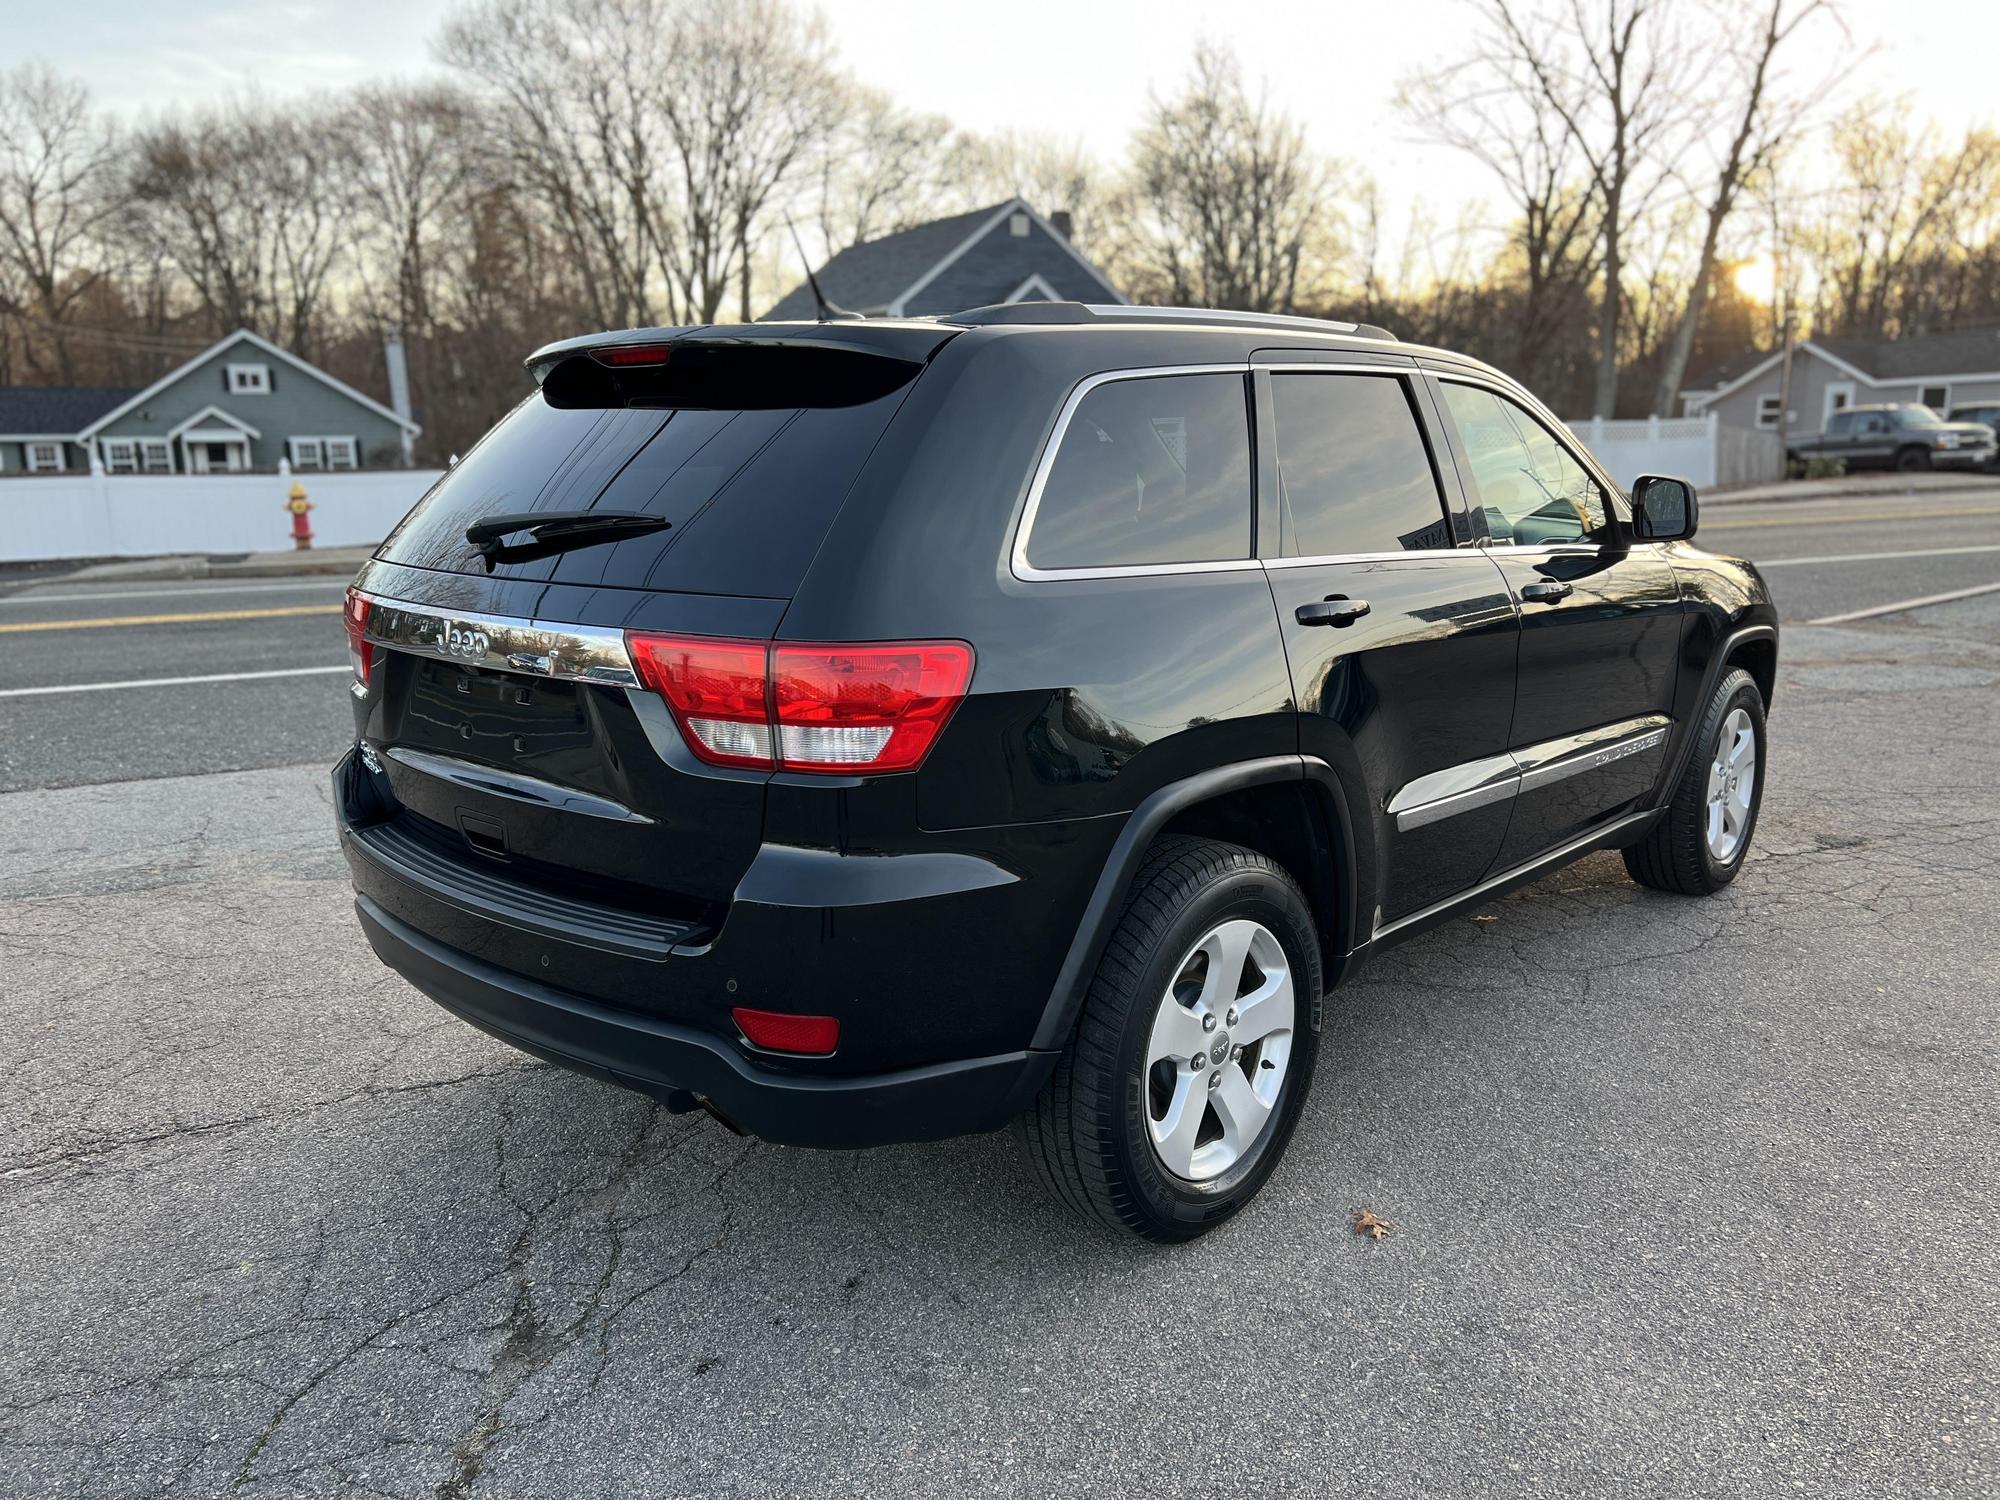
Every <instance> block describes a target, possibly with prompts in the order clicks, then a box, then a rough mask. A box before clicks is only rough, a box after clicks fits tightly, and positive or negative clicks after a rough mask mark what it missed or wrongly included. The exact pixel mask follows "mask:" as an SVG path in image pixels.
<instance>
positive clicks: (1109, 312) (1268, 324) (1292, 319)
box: [938, 302, 1396, 343]
mask: <svg viewBox="0 0 2000 1500" xmlns="http://www.w3.org/2000/svg"><path fill="white" fill-rule="evenodd" d="M938 321H939V322H942V323H964V324H969V325H984V324H993V323H1071V324H1074V323H1127V322H1131V323H1143V322H1169V323H1233V324H1247V325H1249V326H1251V327H1256V328H1298V329H1305V330H1309V331H1311V332H1314V333H1339V334H1345V335H1347V336H1348V337H1349V338H1360V339H1383V340H1386V341H1388V342H1390V343H1394V342H1396V335H1395V334H1393V333H1391V332H1390V331H1389V330H1388V329H1386V328H1378V327H1376V326H1375V325H1374V324H1372V323H1343V322H1338V321H1336V320H1334V319H1332V318H1302V317H1297V316H1295V315H1293V314H1291V313H1260V312H1237V311H1233V310H1231V309H1228V308H1215V307H1131V306H1127V305H1124V304H1120V303H1098V302H1089V303H1086V302H1009V303H1001V304H997V305H995V306H992V307H974V308H968V309H967V310H966V311H964V312H957V313H946V314H944V315H943V316H942V317H940V318H939V320H938Z"/></svg>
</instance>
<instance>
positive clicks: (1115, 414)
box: [1022, 373, 1252, 572]
mask: <svg viewBox="0 0 2000 1500" xmlns="http://www.w3.org/2000/svg"><path fill="white" fill-rule="evenodd" d="M1251 513H1252V501H1251V470H1250V421H1249V405H1248V398H1247V393H1246V389H1245V377H1244V376H1242V375H1240V374H1235V373H1219V374H1199V375H1155V376H1145V377H1141V378H1137V379H1131V380H1110V381H1106V382H1104V383H1103V384H1101V385H1097V386H1094V387H1092V388H1091V389H1090V390H1089V391H1087V392H1086V393H1085V394H1084V396H1083V399H1082V400H1081V401H1079V402H1078V403H1077V405H1076V407H1075V409H1074V411H1073V412H1072V413H1071V415H1070V419H1069V423H1068V425H1067V426H1066V427H1065V428H1064V429H1063V432H1062V434H1061V438H1060V441H1059V443H1058V446H1057V448H1056V452H1055V457H1054V460H1053V461H1052V462H1051V463H1050V465H1049V467H1048V470H1047V471H1046V473H1045V474H1044V476H1043V478H1042V483H1041V487H1040V491H1039V494H1038V496H1037V498H1036V501H1035V506H1034V512H1033V514H1032V515H1031V516H1030V518H1029V520H1028V530H1027V536H1026V537H1025V539H1024V545H1023V552H1022V555H1023V560H1024V561H1025V562H1026V563H1027V565H1028V566H1029V567H1030V568H1031V569H1034V570H1035V571H1038V572H1049V571H1059V570H1065V569H1072V568H1089V569H1099V568H1127V567H1133V568H1145V567H1160V566H1165V565H1171V564H1176V563H1217V562H1235V561H1242V560H1246V559H1248V558H1249V556H1250V520H1251Z"/></svg>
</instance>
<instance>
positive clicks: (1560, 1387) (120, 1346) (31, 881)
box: [0, 487, 2000, 1500]
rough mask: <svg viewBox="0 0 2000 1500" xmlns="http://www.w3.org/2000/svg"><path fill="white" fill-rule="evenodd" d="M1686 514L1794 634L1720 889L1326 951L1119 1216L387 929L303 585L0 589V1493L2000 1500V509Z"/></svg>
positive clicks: (1453, 926)
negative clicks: (1751, 570) (1742, 830)
mask: <svg viewBox="0 0 2000 1500" xmlns="http://www.w3.org/2000/svg"><path fill="white" fill-rule="evenodd" d="M1702 539H1703V541H1704V543H1706V544H1707V545H1709V546H1711V547H1714V548H1716V549H1718V550H1728V551H1738V552H1741V553H1744V554H1746V555H1748V556H1751V557H1753V558H1755V559H1757V560H1758V561H1759V562H1761V563H1763V564H1764V565H1766V567H1767V568H1768V569H1769V573H1768V576H1769V577H1770V580H1771V583H1772V587H1773V590H1774V592H1775V594H1776V596H1777V598H1778V601H1779V604H1780V607H1781V611H1782V613H1783V615H1784V617H1785V619H1786V621H1787V632H1786V638H1785V642H1784V664H1783V667H1782V670H1781V675H1780V683H1779V689H1778V694H1777V699H1776V705H1775V711H1774V714H1773V717H1772V721H1771V722H1772V759H1771V765H1770V781H1769V792H1768V796H1767V799H1766V802H1765V805H1764V810H1763V816H1762V819H1761V821H1760V824H1759V828H1758V834H1757V843H1756V846H1755V848H1754V849H1753V852H1752V857H1751V863H1750V865H1749V866H1748V868H1746V870H1745V872H1744V874H1743V876H1742V877H1741V879H1740V880H1739V881H1738V882H1737V883H1736V884H1735V885H1734V886H1732V887H1730V888H1729V889H1728V890H1727V891H1725V892H1724V893H1722V894H1721V895H1719V896H1717V897H1714V898H1712V899H1710V900H1707V901H1688V900H1684V899H1678V898H1673V897H1668V896H1664V895H1660V894H1657V893H1651V892H1644V891H1641V890H1639V889H1638V888H1637V887H1635V886H1633V885H1632V884H1631V883H1630V882H1629V881H1627V880H1626V879H1625V876H1624V872H1623V869H1622V866H1621V865H1620V864H1619V863H1618V861H1617V859H1616V857H1615V856H1596V857H1593V858H1591V859H1589V860H1587V861H1585V862H1583V863H1582V864H1579V865H1577V866H1574V867H1572V868H1571V869H1569V870H1566V871H1564V872H1562V873H1560V874H1558V875H1556V876H1553V877H1551V878H1550V879H1548V880H1545V881H1543V882H1541V883H1540V884H1538V885H1536V886H1534V887H1531V888H1530V889H1528V890H1525V891H1522V892H1520V893H1518V894H1516V895H1514V896H1511V897H1509V898H1507V899H1505V900H1502V901H1499V902H1495V903H1492V904H1490V905H1488V906H1487V907H1485V908H1484V909H1482V910H1481V911H1478V912H1476V913H1471V914H1468V915H1467V916H1465V917H1464V918H1462V919H1460V920H1457V921H1454V922H1452V923H1450V924H1447V925H1446V926H1444V927H1442V928H1440V929H1439V930H1437V931H1435V932H1433V933H1431V934H1428V935H1426V936H1425V937H1423V938H1421V939H1418V940H1417V941H1415V942H1413V943H1411V944H1408V945H1406V946H1404V947H1403V948H1400V949H1398V950H1396V951H1395V952H1394V953H1393V954H1391V955H1389V956H1388V957H1387V958H1385V959H1384V960H1383V961H1381V962H1380V963H1377V964H1375V965H1372V966H1371V967H1369V968H1368V969H1366V970H1364V971H1363V973H1362V974H1361V975H1360V976H1359V978H1358V979H1357V981H1356V982H1355V984H1354V985H1352V986H1351V987H1349V988H1346V989H1344V990H1342V991H1341V992H1340V993H1339V994H1338V995H1337V997H1336V998H1335V1001H1334V1003H1333V1004H1332V1006H1331V1008H1330V1012H1329V1026H1330V1032H1329V1035H1328V1038H1327V1043H1326V1045H1325V1048H1324V1049H1323V1052H1322V1063H1321V1068H1320V1073H1319V1077H1318V1079H1317V1080H1316V1083H1315V1086H1314V1092H1313V1096H1312V1099H1311V1101H1310V1103H1309V1104H1308V1106H1307V1109H1306V1113H1305V1116H1304V1120H1303V1122H1302V1124H1301V1127H1300V1131H1299V1134H1298V1137H1297V1139H1296V1141H1295V1144H1294V1146H1293V1148H1292V1152H1291V1154H1290V1156H1289V1158H1288V1160H1287V1162H1286V1163H1285V1165H1284V1166H1283V1167H1282V1168H1281V1169H1280V1170H1279V1172H1278V1173H1277V1174H1276V1176H1275V1177H1274V1178H1273V1180H1272V1182H1271V1184H1270V1186H1269V1188H1268V1189H1267V1190H1266V1192H1265V1193H1264V1195H1263V1196H1262V1197H1261V1198H1260V1199H1259V1200H1258V1201H1257V1203H1256V1204H1255V1205H1253V1206H1252V1208H1251V1209H1250V1210H1248V1211H1247V1212H1246V1213H1245V1214H1243V1215H1242V1216H1241V1217H1239V1218H1238V1219H1237V1220H1236V1221H1234V1222H1233V1223H1232V1224H1230V1225H1229V1226H1227V1227H1225V1228H1224V1229H1223V1230H1221V1231H1219V1232H1217V1233H1215V1234H1213V1235H1210V1236H1208V1237H1207V1238H1205V1239H1203V1240H1202V1241H1200V1242H1198V1243H1196V1244H1194V1245H1192V1246H1187V1247H1183V1248H1180V1249H1176V1250H1171V1251H1165V1252H1162V1251H1158V1250H1150V1249H1146V1248H1142V1247H1139V1246H1136V1245H1132V1244H1128V1243H1124V1242H1121V1241H1118V1240H1115V1239H1110V1238H1106V1237H1103V1236H1100V1235H1098V1234H1096V1233H1093V1232H1091V1231H1090V1230H1089V1229H1087V1228H1086V1227H1085V1226H1084V1225H1082V1224H1081V1222H1080V1221H1076V1220H1073V1219H1071V1218H1069V1217H1067V1216H1065V1215H1064V1214H1062V1213H1060V1212H1058V1211H1057V1210H1055V1209H1053V1208H1052V1207H1050V1206H1049V1205H1048V1204H1046V1203H1044V1202H1043V1201H1042V1200H1041V1198H1040V1197H1039V1196H1038V1195H1037V1193H1036V1190H1035V1188H1034V1185H1033V1183H1032V1181H1031V1180H1030V1177H1029V1174H1028V1173H1027V1172H1026V1170H1025V1169H1024V1168H1023V1167H1022V1166H1021V1165H1020V1164H1019V1163H1018V1162H1017V1161H1016V1159H1015V1157H1014V1154H1013V1150H1012V1145H1011V1142H1009V1141H1008V1140H1007V1139H1006V1138H1005V1137H1004V1136H995V1137H983V1138H977V1139H971V1140H962V1141H956V1142H948V1143H944V1144H941V1145H935V1146H925V1147H909V1148H896V1149H890V1150H882V1151H874V1152H865V1153H855V1154H837V1153H819V1152H811V1151H799V1150H785V1149H781V1148H775V1147H770V1146H766V1145H762V1144H759V1143H755V1142H751V1141H746V1140H742V1139H739V1138H737V1137H734V1136H732V1135H730V1134H728V1133H727V1132H726V1131H724V1130H723V1129H722V1128H721V1127H719V1126H717V1125H715V1124H714V1123H713V1122H711V1121H708V1120H707V1119H705V1118H703V1117H698V1116H695V1117H689V1116H669V1115H666V1114H664V1113H662V1112H660V1111H659V1110H657V1109H655V1108H654V1107H653V1106H651V1105H650V1104H649V1103H648V1102H647V1101H645V1100H642V1099H640V1098H638V1097H636V1096H633V1095H629V1094H625V1093H622V1092H620V1091H618V1090H615V1089H612V1088H610V1087H608V1086H604V1085H600V1084H597V1083H595V1082H592V1081H590V1080H587V1079H583V1078H579V1077H576V1076H573V1075H570V1074H567V1073H564V1072H561V1071H559V1070H556V1069H552V1068H548V1067H544V1066H542V1065H540V1064H537V1063H535V1062H533V1061H531V1060H529V1059H527V1058H525V1057H523V1056H521V1055H519V1054H517V1053H514V1052H512V1051H510V1050H509V1049H507V1048H505V1047H503V1046H501V1045H499V1044H497V1043H495V1042H492V1041H490V1040H489V1039H487V1038H485V1037H484V1036H482V1035H480V1034H479V1033H477V1032H474V1031H472V1030H470V1029H469V1028H467V1027H465V1026H463V1025H461V1024H460V1023H458V1022H456V1021H455V1020H452V1019H451V1018H449V1017H448V1016H446V1015H444V1014H443V1013H442V1012H440V1011H438V1010H437V1009H436V1008H435V1007H434V1006H432V1005H431V1004H430V1003H429V1002H428V1001H426V1000H424V999H423V998H422V997H421V996H419V995H417V994H416V993H415V992H414V991H412V990H411V989H410V988H408V987H407V986H406V985H405V984H403V983H402V981H400V980H399V979H397V978H396V977H395V976H393V975H392V974H390V973H389V972H388V971H387V970H385V969H383V968H381V967H380V966H379V965H377V964H376V963H375V961H374V959H373V958H372V956H371V955H370V954H369V953H368V952H367V949H366V945H365V944H364V943H363V941H362V939H361V937H360V934H359V932H358V931H357V930H356V928H355V926H354V923H353V919H352V916H351V913H350V910H349V908H348V904H347V898H346V886H345V877H344V871H343V869H342V867H341V864H340V861H339V858H338V856H337V854H336V853H335V851H334V849H333V848H332V839H331V834H330V827H329V821H328V819H329V814H328V810H327V807H326V803H325V781H324V767H325V765H326V764H327V763H328V762H329V761H331V759H332V758H333V757H334V756H335V755H336V754H337V753H338V751H339V749H340V748H341V746H342V745H344V744H345V743H346V742H347V740H348V738H349V737H350V736H351V733H352V730H351V719H350V717H349V713H348V708H347V704H346V701H345V698H346V689H345V683H344V682H343V680H342V679H341V677H340V675H339V673H338V672H337V671H333V670H321V669H331V668H337V667H339V666H341V665H342V663H343V660H344V642H343V641H342V638H341V635H340V622H339V618H338V614H337V606H338V588H337V583H334V582H330V581H327V580H317V581H312V580H298V581H295V584H294V586H293V587H290V588H288V589H279V588H277V587H276V586H275V585H276V582H277V581H275V580H274V581H271V582H270V583H268V584H263V585H260V590H261V591H257V592H248V591H243V590H244V584H243V583H239V582H236V581H232V582H229V583H226V584H224V583H199V582H195V583H187V584H168V583H134V584H130V585H115V586H114V585H106V584H101V583H92V584H87V585H78V584H72V585H68V586H64V585H61V584H50V583H46V582H45V583H40V584H37V585H35V586H33V587H30V588H18V587H17V588H15V590H14V591H13V592H12V593H9V594H6V595H5V596H4V597H0V646H4V647H5V649H4V650H0V786H4V787H5V788H7V789H8V790H9V794H7V795H0V990H4V1000H5V1003H4V1004H0V1493H4V1494H6V1495H10V1496H11V1495H23V1496H62V1497H69V1496H77V1497H82V1496H89V1497H92V1500H96V1497H107V1496H110V1497H117V1496H140V1495H162V1494H169V1495H214V1494H241V1495H244V1496H279V1495H285V1496H290V1495H327V1496H334V1495H397V1496H439V1497H447V1500H449V1497H459V1496H473V1495H482V1496H508V1497H514V1496H523V1497H531V1496H551V1497H556V1496H563V1497H569V1496H583V1495H613V1494H615V1495H628V1494H629V1495H647V1496H683V1495H685V1496H697V1495H699V1496H715V1495H793V1494H799V1493H808V1492H810V1493H825V1494H850V1493H880V1494H910V1495H950V1496H963V1495H968V1494H972V1495H985V1494H1004V1495H1023V1496H1029V1495H1034V1496H1041V1495H1048V1494H1102V1495H1129V1494H1137V1493H1145V1494H1149V1495H1163V1496H1165V1495H1211V1494H1243V1493H1268V1494H1299V1495H1397V1496H1402V1495H1423V1496H1440V1497H1459V1496H1466V1497H1470V1496H1488V1495H1549V1496H1577V1495H1613V1494H1615V1495H1646V1496H1653V1495H1658V1496H1715V1497H1730V1500H1735V1497H1747V1496H1772V1495H1788V1496H1792V1495H1811V1496H1857V1497H1859V1496H1870V1497H1877V1496H1902V1495H1908V1496H1952V1497H1957V1496H1966V1497H1971V1496H1990V1495H1993V1494H1994V1493H1996V1491H2000V1407H1996V1398H2000V1258H1996V1256H1995V1254H1994V1245H1995V1244H1996V1243H2000V1194H1996V1180H2000V1130H1996V1126H2000V1119H1997V1118H1996V1116H2000V1108H1996V1100H2000V1026H1996V1021H1995V1011H1996V1000H1997V999H2000V994H1997V993H1996V982H1995V978H1994V975H1995V973H1996V972H2000V964H1996V959H2000V951H1996V939H1995V937H1994V933H1995V930H1996V918H1997V917H2000V878H1997V877H2000V587H1993V588H1990V589H1989V588H1988V586H1989V585H1994V586H2000V488H1994V487H1988V488H1985V489H1983V490H1982V489H1969V490H1967V491H1965V492H1958V491H1952V492H1949V493H1926V494H1924V495H1922V496H1920V497H1904V498H1900V499H1890V498H1885V497H1880V496H1872V495H1871V496H1857V497H1848V498H1843V499H1840V500H1829V501H1812V502H1786V503H1779V504H1771V505H1763V504H1754V505H1751V504H1746V505H1735V506H1728V507H1724V506H1716V507H1714V508H1713V509H1712V510H1711V511H1710V512H1709V513H1708V514H1707V515H1706V516H1705V518H1704V524H1703V534H1702ZM1980 549H1984V550H1980ZM1971 590H1985V591H1984V592H1976V593H1975V592H1967V591H1971ZM1942 594H1962V595H1963V597H1960V598H1957V599H1952V600H1947V601H1943V602H1938V603H1933V604H1928V605H1923V606H1920V607H1917V608H1914V609H1892V610H1890V612H1887V613H1868V612H1869V611H1876V610H1881V609H1883V608H1884V607H1888V606H1897V605H1901V604H1905V603H1907V601H1910V600H1915V599H1926V598H1931V597H1933V596H1937V595H1942ZM292 610H318V611H319V612H318V613H289V612H285V611H292ZM1855 614H1859V615H1860V616H1861V617H1860V618H1857V619H1853V620H1851V621H1849V622H1847V623H1839V624H1825V625H1813V624H1810V623H1808V622H1810V621H1813V620H1822V619H1833V618H1837V617H1839V616H1843V615H1855ZM189 615H204V616H212V617H213V618H205V619H199V620H194V619H184V618H180V619H176V618H159V617H174V616H189ZM223 616H227V618H223ZM149 617H150V623H140V621H142V620H146V619H148V618H149ZM107 619H116V620H121V621H124V622H125V623H121V624H114V625H106V624H96V623H88V622H93V621H102V620H107ZM23 626H25V627H34V628H26V629H16V628H13V627H23ZM270 672H288V673H299V674H301V675H296V676H283V677H273V676H251V675H249V674H251V673H270ZM191 676H204V677H210V678H216V679H219V680H213V681H204V682H182V683H175V684H168V683H167V682H166V681H165V679H167V678H174V677H191ZM123 683H140V684H143V685H140V686H119V685H111V686H106V685H105V684H123ZM51 688H53V689H59V691H44V689H51ZM1360 1208H1367V1209H1369V1210H1371V1211H1373V1212H1374V1213H1376V1214H1377V1215H1379V1216H1381V1217H1382V1218H1384V1219H1387V1220H1389V1221H1391V1223H1392V1225H1393V1227H1392V1228H1391V1230H1390V1231H1389V1233H1388V1235H1387V1237H1386V1238H1384V1239H1383V1240H1381V1241H1379V1242H1375V1241H1371V1240H1367V1239H1364V1238H1361V1237H1358V1236H1356V1235H1355V1234H1353V1233H1352V1232H1351V1229H1350V1227H1349V1226H1350V1222H1351V1218H1352V1215H1353V1213H1354V1212H1355V1211H1356V1210H1357V1209H1360Z"/></svg>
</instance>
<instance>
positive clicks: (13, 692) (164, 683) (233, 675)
mask: <svg viewBox="0 0 2000 1500" xmlns="http://www.w3.org/2000/svg"><path fill="white" fill-rule="evenodd" d="M352 670H353V668H352V667H350V666H347V665H346V664H344V663H343V664H342V665H340V666H337V667H280V668H279V669H277V670H276V671H272V672H208V673H204V674H203V675H202V676H200V677H135V678H133V679H132V680H131V681H129V682H66V683H63V684H62V685H60V686H58V687H30V688H0V698H43V697H47V696H49V695H50V694H53V693H111V692H116V691H117V690H118V689H120V688H157V687H188V686H190V685H192V684H194V683H198V682H263V681H266V680H268V679H270V678H273V677H314V676H318V675H320V674H321V673H325V672H350V671H352Z"/></svg>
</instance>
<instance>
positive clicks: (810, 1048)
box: [729, 1005, 840, 1057]
mask: <svg viewBox="0 0 2000 1500" xmlns="http://www.w3.org/2000/svg"><path fill="white" fill-rule="evenodd" d="M729 1014H730V1016H731V1018H732V1019H733V1020H734V1021H735V1022H736V1025H737V1029H738V1030H740V1031H741V1032H742V1033H743V1037H744V1040H745V1041H747V1042H749V1043H750V1045H751V1046H753V1047H762V1048H763V1049H764V1050H765V1051H766V1052H795V1053H799V1054H801V1055H807V1056H820V1057H823V1056H825V1055H826V1054H827V1053H829V1052H831V1051H833V1049H834V1048H835V1047H837V1046H839V1045H840V1017H839V1016H795V1015H790V1014H787V1013H786V1012H784V1011H778V1010H751V1009H750V1008H749V1007H748V1006H745V1005H739V1006H737V1007H736V1008H735V1009H734V1010H732V1011H730V1013H729Z"/></svg>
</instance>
